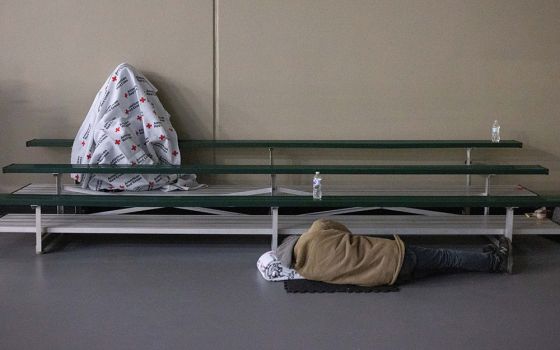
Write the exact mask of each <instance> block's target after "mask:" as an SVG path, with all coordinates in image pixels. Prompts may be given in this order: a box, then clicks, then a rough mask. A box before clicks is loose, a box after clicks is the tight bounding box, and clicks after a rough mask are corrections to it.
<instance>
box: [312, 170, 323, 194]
mask: <svg viewBox="0 0 560 350" xmlns="http://www.w3.org/2000/svg"><path fill="white" fill-rule="evenodd" d="M322 180H323V179H322V178H321V174H319V172H318V171H316V172H315V176H313V199H316V200H319V199H321V198H323V190H322V188H321V181H322Z"/></svg>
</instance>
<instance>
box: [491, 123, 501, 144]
mask: <svg viewBox="0 0 560 350" xmlns="http://www.w3.org/2000/svg"><path fill="white" fill-rule="evenodd" d="M492 142H500V124H498V121H497V120H494V124H493V125H492Z"/></svg>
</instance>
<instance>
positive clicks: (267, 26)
mask: <svg viewBox="0 0 560 350" xmlns="http://www.w3.org/2000/svg"><path fill="white" fill-rule="evenodd" d="M0 16H1V17H0V19H1V21H0V33H1V34H0V35H1V37H0V38H1V41H0V52H2V55H0V62H2V63H1V65H0V89H1V94H0V112H1V114H0V117H1V118H2V121H3V123H2V125H1V126H0V146H1V147H2V149H3V150H5V152H2V153H1V154H0V164H2V165H4V164H8V163H11V162H24V161H25V162H33V161H37V162H39V161H41V162H43V161H45V162H47V161H49V162H55V161H57V162H67V161H68V156H67V153H66V152H64V151H62V150H58V151H54V150H45V149H33V150H32V151H31V152H30V151H29V150H27V149H25V147H24V141H25V140H26V139H30V138H33V137H65V138H71V137H74V135H75V132H76V130H77V128H78V127H79V125H80V123H81V122H82V120H83V117H84V116H85V113H86V112H87V110H88V108H89V105H90V104H91V102H92V100H93V97H94V95H95V93H96V91H97V89H98V88H99V87H100V85H101V84H102V82H103V81H104V79H105V78H106V76H107V75H108V74H109V72H110V70H111V69H112V68H113V67H114V66H116V65H117V64H118V63H120V62H122V61H128V62H130V63H132V64H133V65H135V66H136V67H137V68H139V69H141V70H142V71H144V72H145V74H146V75H147V76H148V78H149V79H150V80H152V81H153V82H154V84H155V85H156V86H157V87H158V88H159V90H160V97H161V99H162V101H163V103H164V106H165V107H166V108H167V109H168V110H169V111H170V113H171V114H172V117H173V119H172V121H173V122H174V124H176V128H177V130H178V131H179V133H180V135H181V136H182V137H183V138H212V136H213V130H214V129H215V130H216V137H217V138H221V139H238V138H248V139H266V138H271V139H297V138H299V139H303V138H309V139H487V138H489V134H490V125H491V123H492V121H493V120H494V119H498V120H499V121H500V124H501V125H502V137H503V138H505V139H518V140H520V141H523V142H524V144H525V148H524V149H523V150H516V151H483V150H476V151H475V152H474V154H473V156H474V157H475V159H477V160H479V161H496V160H497V159H498V155H499V156H500V159H502V160H503V161H505V162H509V163H539V164H542V165H544V166H547V167H549V168H550V169H551V175H550V176H524V177H501V178H499V179H497V182H500V183H519V182H520V183H523V184H526V185H527V186H529V187H531V188H534V189H536V190H539V191H556V190H557V188H559V184H560V141H559V137H558V131H559V130H560V123H559V121H558V120H559V117H560V104H559V101H560V40H559V39H558V38H560V21H559V20H558V18H560V2H558V1H555V0H552V1H518V0H515V1H514V0H499V1H497V0H496V1H489V0H488V1H443V0H434V1H412V0H411V1H388V0H387V1H327V0H284V1H264V0H219V6H218V18H219V22H218V24H219V25H218V32H219V42H218V44H219V45H218V48H219V56H218V61H217V66H216V68H217V71H218V73H219V75H218V77H219V79H218V83H219V85H218V87H219V89H218V90H219V94H218V96H217V97H218V98H219V108H218V113H217V115H216V117H215V118H214V116H213V102H212V98H213V87H212V79H213V51H212V39H213V36H212V30H213V4H212V1H211V0H192V1H183V0H168V1H158V2H152V1H126V2H125V1H70V0H67V1H62V0H59V1H51V2H48V3H45V2H44V1H39V0H29V1H16V0H10V1H3V2H2V3H1V4H0ZM302 153H303V152H301V151H297V150H292V151H284V152H279V154H278V157H279V161H282V162H294V163H309V162H310V161H309V159H317V161H314V162H320V163H323V164H326V163H343V162H344V161H352V162H360V163H369V162H396V161H398V162H401V163H402V162H404V163H412V162H417V161H418V160H423V161H425V162H430V163H435V162H451V161H454V162H457V161H461V159H463V157H464V155H463V153H462V152H460V151H426V152H424V151H423V152H412V151H369V152H362V151H345V152H342V151H336V152H330V151H326V152H325V151H305V152H304V154H302ZM266 156H267V154H266V152H256V151H251V152H240V151H236V153H235V154H234V153H233V152H219V153H218V157H217V159H218V161H220V162H231V163H234V162H251V163H256V162H260V161H263V160H266ZM198 158H199V159H200V158H202V159H203V160H207V161H211V158H210V157H208V158H206V157H205V156H204V155H198ZM431 159H434V161H431ZM38 179H43V180H45V181H46V179H47V177H45V176H41V177H28V176H25V177H24V176H11V175H0V190H2V191H6V190H9V189H13V188H14V187H15V186H16V185H17V184H20V183H22V182H25V181H27V182H30V181H37V180H38ZM49 180H50V179H49ZM213 180H215V179H213ZM221 180H224V181H225V180H227V181H244V182H247V181H263V182H264V181H266V179H265V178H263V177H244V178H242V179H238V178H233V177H228V178H223V179H220V180H219V181H221ZM307 180H308V179H307V178H306V177H302V176H292V177H286V178H283V181H289V182H301V181H303V182H306V181H307ZM330 180H331V181H333V182H336V181H341V182H346V181H354V180H355V179H353V178H352V180H350V179H349V178H347V177H346V178H344V177H331V178H330ZM398 180H399V181H401V182H408V183H411V182H412V183H418V184H424V183H427V182H462V181H464V179H463V178H462V177H455V178H454V177H441V176H435V177H399V179H398ZM360 181H371V182H374V183H377V182H380V183H382V182H387V181H395V180H394V179H389V178H384V177H370V178H368V179H362V178H360ZM475 181H481V179H475Z"/></svg>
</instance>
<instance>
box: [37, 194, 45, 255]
mask: <svg viewBox="0 0 560 350" xmlns="http://www.w3.org/2000/svg"><path fill="white" fill-rule="evenodd" d="M35 253H37V254H42V253H43V225H42V223H41V206H40V205H37V206H35Z"/></svg>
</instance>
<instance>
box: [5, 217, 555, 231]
mask: <svg viewBox="0 0 560 350" xmlns="http://www.w3.org/2000/svg"><path fill="white" fill-rule="evenodd" d="M329 218H331V219H334V220H338V221H341V222H343V223H344V224H345V225H346V226H348V228H349V229H350V230H351V231H352V232H353V233H355V234H377V235H392V234H395V233H398V234H401V235H503V234H504V217H503V216H492V215H491V216H481V215H456V216H451V217H450V216H446V217H430V216H419V215H390V216H383V215H379V216H371V215H367V216H366V215H345V216H331V217H329ZM313 220H314V219H313V218H309V217H302V216H294V215H282V216H280V218H279V227H278V229H279V234H282V235H292V234H301V233H303V232H305V230H307V229H308V228H309V226H310V225H311V223H312V222H313ZM42 223H43V227H44V230H45V233H87V234H96V233H97V234H154V233H155V234H235V235H270V234H271V230H270V228H271V227H270V216H268V215H248V216H234V215H232V216H228V215H217V216H208V215H113V216H95V215H83V214H64V215H55V214H44V215H43V216H42ZM514 227H515V229H514V233H515V234H516V235H519V234H538V235H545V234H560V226H558V225H557V224H555V223H553V222H551V221H550V220H536V219H528V218H526V217H525V216H523V215H518V216H515V218H514ZM0 232H27V233H35V216H34V215H33V214H8V215H6V216H4V217H2V218H0Z"/></svg>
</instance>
